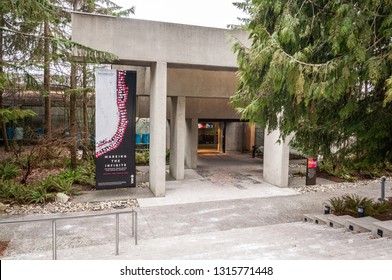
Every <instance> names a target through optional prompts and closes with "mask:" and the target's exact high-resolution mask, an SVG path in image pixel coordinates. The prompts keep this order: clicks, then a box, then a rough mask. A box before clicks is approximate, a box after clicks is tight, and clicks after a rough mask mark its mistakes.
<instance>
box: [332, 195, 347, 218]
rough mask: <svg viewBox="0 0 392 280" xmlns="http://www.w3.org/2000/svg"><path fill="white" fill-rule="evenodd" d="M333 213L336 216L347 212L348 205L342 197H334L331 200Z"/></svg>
mask: <svg viewBox="0 0 392 280" xmlns="http://www.w3.org/2000/svg"><path fill="white" fill-rule="evenodd" d="M329 204H330V205H331V208H332V212H333V213H335V214H342V213H344V212H345V210H346V204H345V201H344V199H343V198H342V197H333V198H331V199H330V200H329Z"/></svg>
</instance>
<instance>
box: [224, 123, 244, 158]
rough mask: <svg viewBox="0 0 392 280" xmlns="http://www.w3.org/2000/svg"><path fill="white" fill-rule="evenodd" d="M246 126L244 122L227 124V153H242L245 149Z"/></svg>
mask: <svg viewBox="0 0 392 280" xmlns="http://www.w3.org/2000/svg"><path fill="white" fill-rule="evenodd" d="M244 125H247V124H246V123H242V122H228V123H226V138H225V140H226V151H242V150H243V149H242V148H243V141H244V139H243V132H244Z"/></svg>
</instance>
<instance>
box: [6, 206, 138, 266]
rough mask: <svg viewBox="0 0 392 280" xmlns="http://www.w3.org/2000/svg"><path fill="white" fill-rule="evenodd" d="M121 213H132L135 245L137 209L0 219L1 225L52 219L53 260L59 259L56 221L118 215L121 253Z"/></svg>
mask: <svg viewBox="0 0 392 280" xmlns="http://www.w3.org/2000/svg"><path fill="white" fill-rule="evenodd" d="M120 214H132V237H134V238H135V245H137V212H136V211H135V210H127V211H116V212H114V213H113V212H111V213H94V214H87V215H77V216H64V217H54V218H37V219H15V220H11V221H0V225H2V224H18V223H34V222H43V221H51V222H52V253H53V260H57V237H56V221H58V220H68V219H80V218H90V217H102V216H111V215H116V239H115V243H116V244H115V247H116V255H119V247H120V233H119V232H120V219H119V215H120Z"/></svg>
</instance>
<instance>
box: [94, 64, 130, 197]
mask: <svg viewBox="0 0 392 280" xmlns="http://www.w3.org/2000/svg"><path fill="white" fill-rule="evenodd" d="M95 75H96V96H95V98H96V116H95V119H96V135H95V152H96V181H97V183H96V188H97V189H111V188H126V187H135V186H136V166H135V118H136V72H133V71H117V70H108V69H97V70H96V72H95Z"/></svg>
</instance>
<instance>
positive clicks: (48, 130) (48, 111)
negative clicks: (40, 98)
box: [44, 21, 52, 139]
mask: <svg viewBox="0 0 392 280" xmlns="http://www.w3.org/2000/svg"><path fill="white" fill-rule="evenodd" d="M49 44H50V41H49V24H48V22H47V21H45V22H44V103H45V105H44V106H45V121H44V122H45V123H44V127H45V134H46V137H47V138H49V139H50V138H51V137H52V98H51V96H50V53H49V52H50V49H49Z"/></svg>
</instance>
